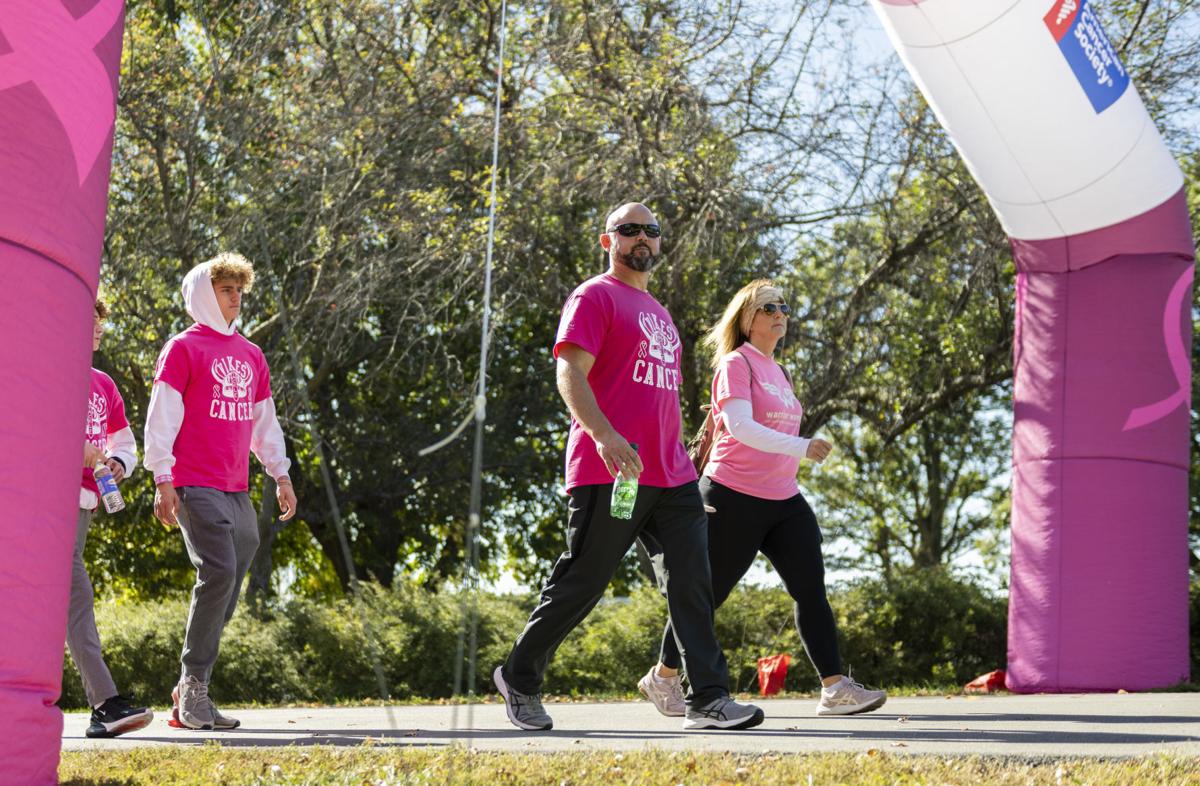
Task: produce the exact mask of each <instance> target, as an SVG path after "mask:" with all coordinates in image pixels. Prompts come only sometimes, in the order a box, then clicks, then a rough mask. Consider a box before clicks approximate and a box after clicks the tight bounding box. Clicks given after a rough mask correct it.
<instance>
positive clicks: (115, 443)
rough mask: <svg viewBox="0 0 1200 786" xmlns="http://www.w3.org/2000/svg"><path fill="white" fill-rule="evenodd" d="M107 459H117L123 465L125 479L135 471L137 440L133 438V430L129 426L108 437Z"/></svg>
mask: <svg viewBox="0 0 1200 786" xmlns="http://www.w3.org/2000/svg"><path fill="white" fill-rule="evenodd" d="M107 455H108V457H109V458H115V459H119V460H120V462H121V463H122V464H124V465H125V477H129V476H130V475H132V474H133V471H134V470H135V469H137V438H136V437H134V436H133V429H131V428H130V427H129V426H126V427H125V428H123V429H121V430H120V431H117V432H115V433H113V434H109V435H108V451H107Z"/></svg>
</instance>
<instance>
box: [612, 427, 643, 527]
mask: <svg viewBox="0 0 1200 786" xmlns="http://www.w3.org/2000/svg"><path fill="white" fill-rule="evenodd" d="M629 447H631V448H633V452H634V453H637V449H638V448H637V443H636V442H630V443H629ZM637 490H638V482H637V478H627V477H625V476H624V475H617V480H616V482H615V483H613V490H612V503H611V504H610V505H609V512H610V513H611V514H612V517H613V518H614V519H631V518H633V505H634V503H635V502H637Z"/></svg>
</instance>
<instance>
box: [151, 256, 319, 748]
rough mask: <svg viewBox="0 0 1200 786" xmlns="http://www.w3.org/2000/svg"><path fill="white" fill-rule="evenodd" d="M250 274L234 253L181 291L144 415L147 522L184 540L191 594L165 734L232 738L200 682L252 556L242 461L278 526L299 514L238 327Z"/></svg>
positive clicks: (263, 364) (273, 422) (256, 364)
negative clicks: (255, 465) (260, 475)
mask: <svg viewBox="0 0 1200 786" xmlns="http://www.w3.org/2000/svg"><path fill="white" fill-rule="evenodd" d="M253 281H254V269H253V268H252V267H251V266H250V263H249V262H247V261H246V260H245V259H244V258H243V257H241V256H240V255H237V254H221V255H219V256H217V257H215V258H214V259H211V260H209V261H208V262H205V263H203V264H200V265H197V266H196V267H194V268H192V270H191V271H190V272H188V274H187V276H186V277H184V280H183V287H182V289H183V300H184V303H185V305H186V306H187V311H188V314H189V315H191V317H192V319H194V320H195V324H193V325H192V326H191V327H189V328H188V329H187V330H185V331H183V332H182V333H180V334H178V335H176V336H175V337H173V338H172V339H171V340H170V341H168V342H167V344H166V346H164V347H163V349H162V352H161V353H160V354H159V356H158V364H157V366H156V368H155V371H154V387H153V388H152V389H151V392H150V406H149V408H148V410H147V412H146V468H147V469H149V470H150V471H151V472H152V473H154V483H155V488H156V491H155V495H154V515H155V516H156V517H158V519H159V521H161V522H162V523H163V524H164V526H168V527H173V526H178V527H179V528H180V529H181V531H182V532H183V541H184V544H185V545H186V546H187V552H188V557H189V558H190V559H191V561H192V565H194V566H195V568H196V586H195V587H193V589H192V604H191V608H190V609H189V611H188V621H187V629H186V632H185V633H184V640H183V654H182V655H181V657H180V662H181V663H182V673H181V675H180V679H179V684H178V686H176V689H175V692H174V693H173V694H172V700H173V702H174V704H175V707H174V709H173V711H172V720H171V724H172V725H173V726H176V727H182V728H189V729H214V728H215V729H232V728H236V727H237V726H238V725H240V724H239V722H238V721H237V720H235V719H233V718H230V717H228V716H226V715H223V714H221V712H220V711H218V710H217V708H216V706H214V705H213V703H212V700H211V699H210V698H209V696H208V683H209V679H210V677H211V676H212V670H213V665H214V664H215V663H216V660H217V652H218V649H219V647H220V643H221V634H222V633H223V632H224V630H225V625H226V623H228V622H229V620H230V618H231V617H232V616H233V612H234V609H236V608H237V601H238V595H239V593H240V591H241V586H242V580H243V579H244V578H245V576H246V572H247V571H248V570H249V569H250V562H251V560H253V559H254V553H255V551H256V550H257V549H258V524H257V517H256V516H255V513H254V508H253V507H252V506H251V504H250V495H249V494H248V490H249V470H250V462H249V455H250V453H252V452H253V453H254V455H255V456H257V457H258V460H259V461H260V462H262V465H263V467H264V468H265V469H266V471H267V472H268V473H270V475H271V477H273V478H275V482H276V484H277V491H276V497H277V499H278V503H279V509H280V511H281V512H282V513H283V515H282V516H281V517H280V518H281V519H282V520H284V521H286V520H288V519H290V518H292V516H294V515H295V514H296V495H295V492H294V491H293V490H292V483H291V479H290V478H289V477H288V474H287V473H288V468H289V467H290V466H291V461H290V460H289V459H288V457H287V453H286V450H285V447H284V441H283V431H282V429H280V427H279V419H278V418H277V417H276V414H275V400H274V399H273V398H272V396H271V371H270V369H269V368H268V367H267V360H266V358H265V357H264V356H263V353H262V350H261V349H259V348H258V347H257V346H256V345H254V344H253V343H251V342H250V341H248V340H246V339H245V338H243V337H242V335H241V334H239V333H238V332H237V328H235V327H234V321H235V320H236V319H237V318H238V315H239V314H240V313H241V305H242V293H243V292H244V291H246V290H248V289H249V288H250V285H251V284H252V283H253Z"/></svg>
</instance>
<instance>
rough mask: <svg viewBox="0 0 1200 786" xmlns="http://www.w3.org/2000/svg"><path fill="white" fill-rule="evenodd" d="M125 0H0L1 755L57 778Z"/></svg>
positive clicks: (19, 768) (14, 777)
mask: <svg viewBox="0 0 1200 786" xmlns="http://www.w3.org/2000/svg"><path fill="white" fill-rule="evenodd" d="M123 12H124V7H123V3H122V2H121V0H76V1H74V2H72V1H71V0H65V1H64V0H3V3H2V4H0V274H2V275H3V276H4V281H3V284H2V285H0V324H2V325H3V329H2V331H0V332H2V333H3V340H0V368H3V369H4V384H3V385H0V412H2V413H3V415H2V416H0V418H2V419H0V423H3V425H2V426H0V453H2V454H3V455H4V457H5V462H4V470H3V472H2V473H0V636H2V637H3V643H2V645H0V752H2V754H0V770H2V771H3V773H4V774H3V777H2V778H0V780H3V781H4V782H5V783H14V784H16V783H19V784H44V783H55V782H56V781H57V769H58V751H59V746H60V740H61V736H62V714H61V713H60V712H59V711H58V709H57V708H56V707H55V706H54V702H55V700H56V699H57V698H58V695H59V688H60V685H61V682H62V659H63V643H64V641H65V638H66V618H67V598H68V594H69V587H70V572H71V551H72V547H73V544H74V540H75V518H76V516H75V513H76V510H77V507H78V504H79V490H78V487H79V469H80V465H81V463H82V453H83V448H82V445H83V440H82V434H83V432H82V427H83V421H84V418H85V416H86V398H87V388H88V376H87V373H88V365H89V359H90V357H91V344H90V339H91V322H92V302H93V300H94V298H95V293H96V282H97V277H98V273H99V265H100V252H101V247H102V242H103V237H104V212H105V206H106V198H107V191H108V175H109V162H110V159H111V155H112V133H113V119H114V112H115V108H116V90H117V70H118V67H119V64H120V59H121V35H122V28H123V25H122V14H123Z"/></svg>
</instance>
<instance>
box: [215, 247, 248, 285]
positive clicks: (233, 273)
mask: <svg viewBox="0 0 1200 786" xmlns="http://www.w3.org/2000/svg"><path fill="white" fill-rule="evenodd" d="M208 276H209V278H211V279H212V280H213V282H217V281H225V280H233V281H236V282H237V283H238V286H240V287H241V288H242V289H243V290H245V291H246V292H249V291H250V287H252V286H254V267H253V266H252V265H251V264H250V262H249V261H248V260H247V259H246V258H245V257H244V256H242V255H241V254H238V253H236V252H232V251H227V252H225V253H224V254H217V255H216V256H215V257H213V258H212V259H210V260H208Z"/></svg>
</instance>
